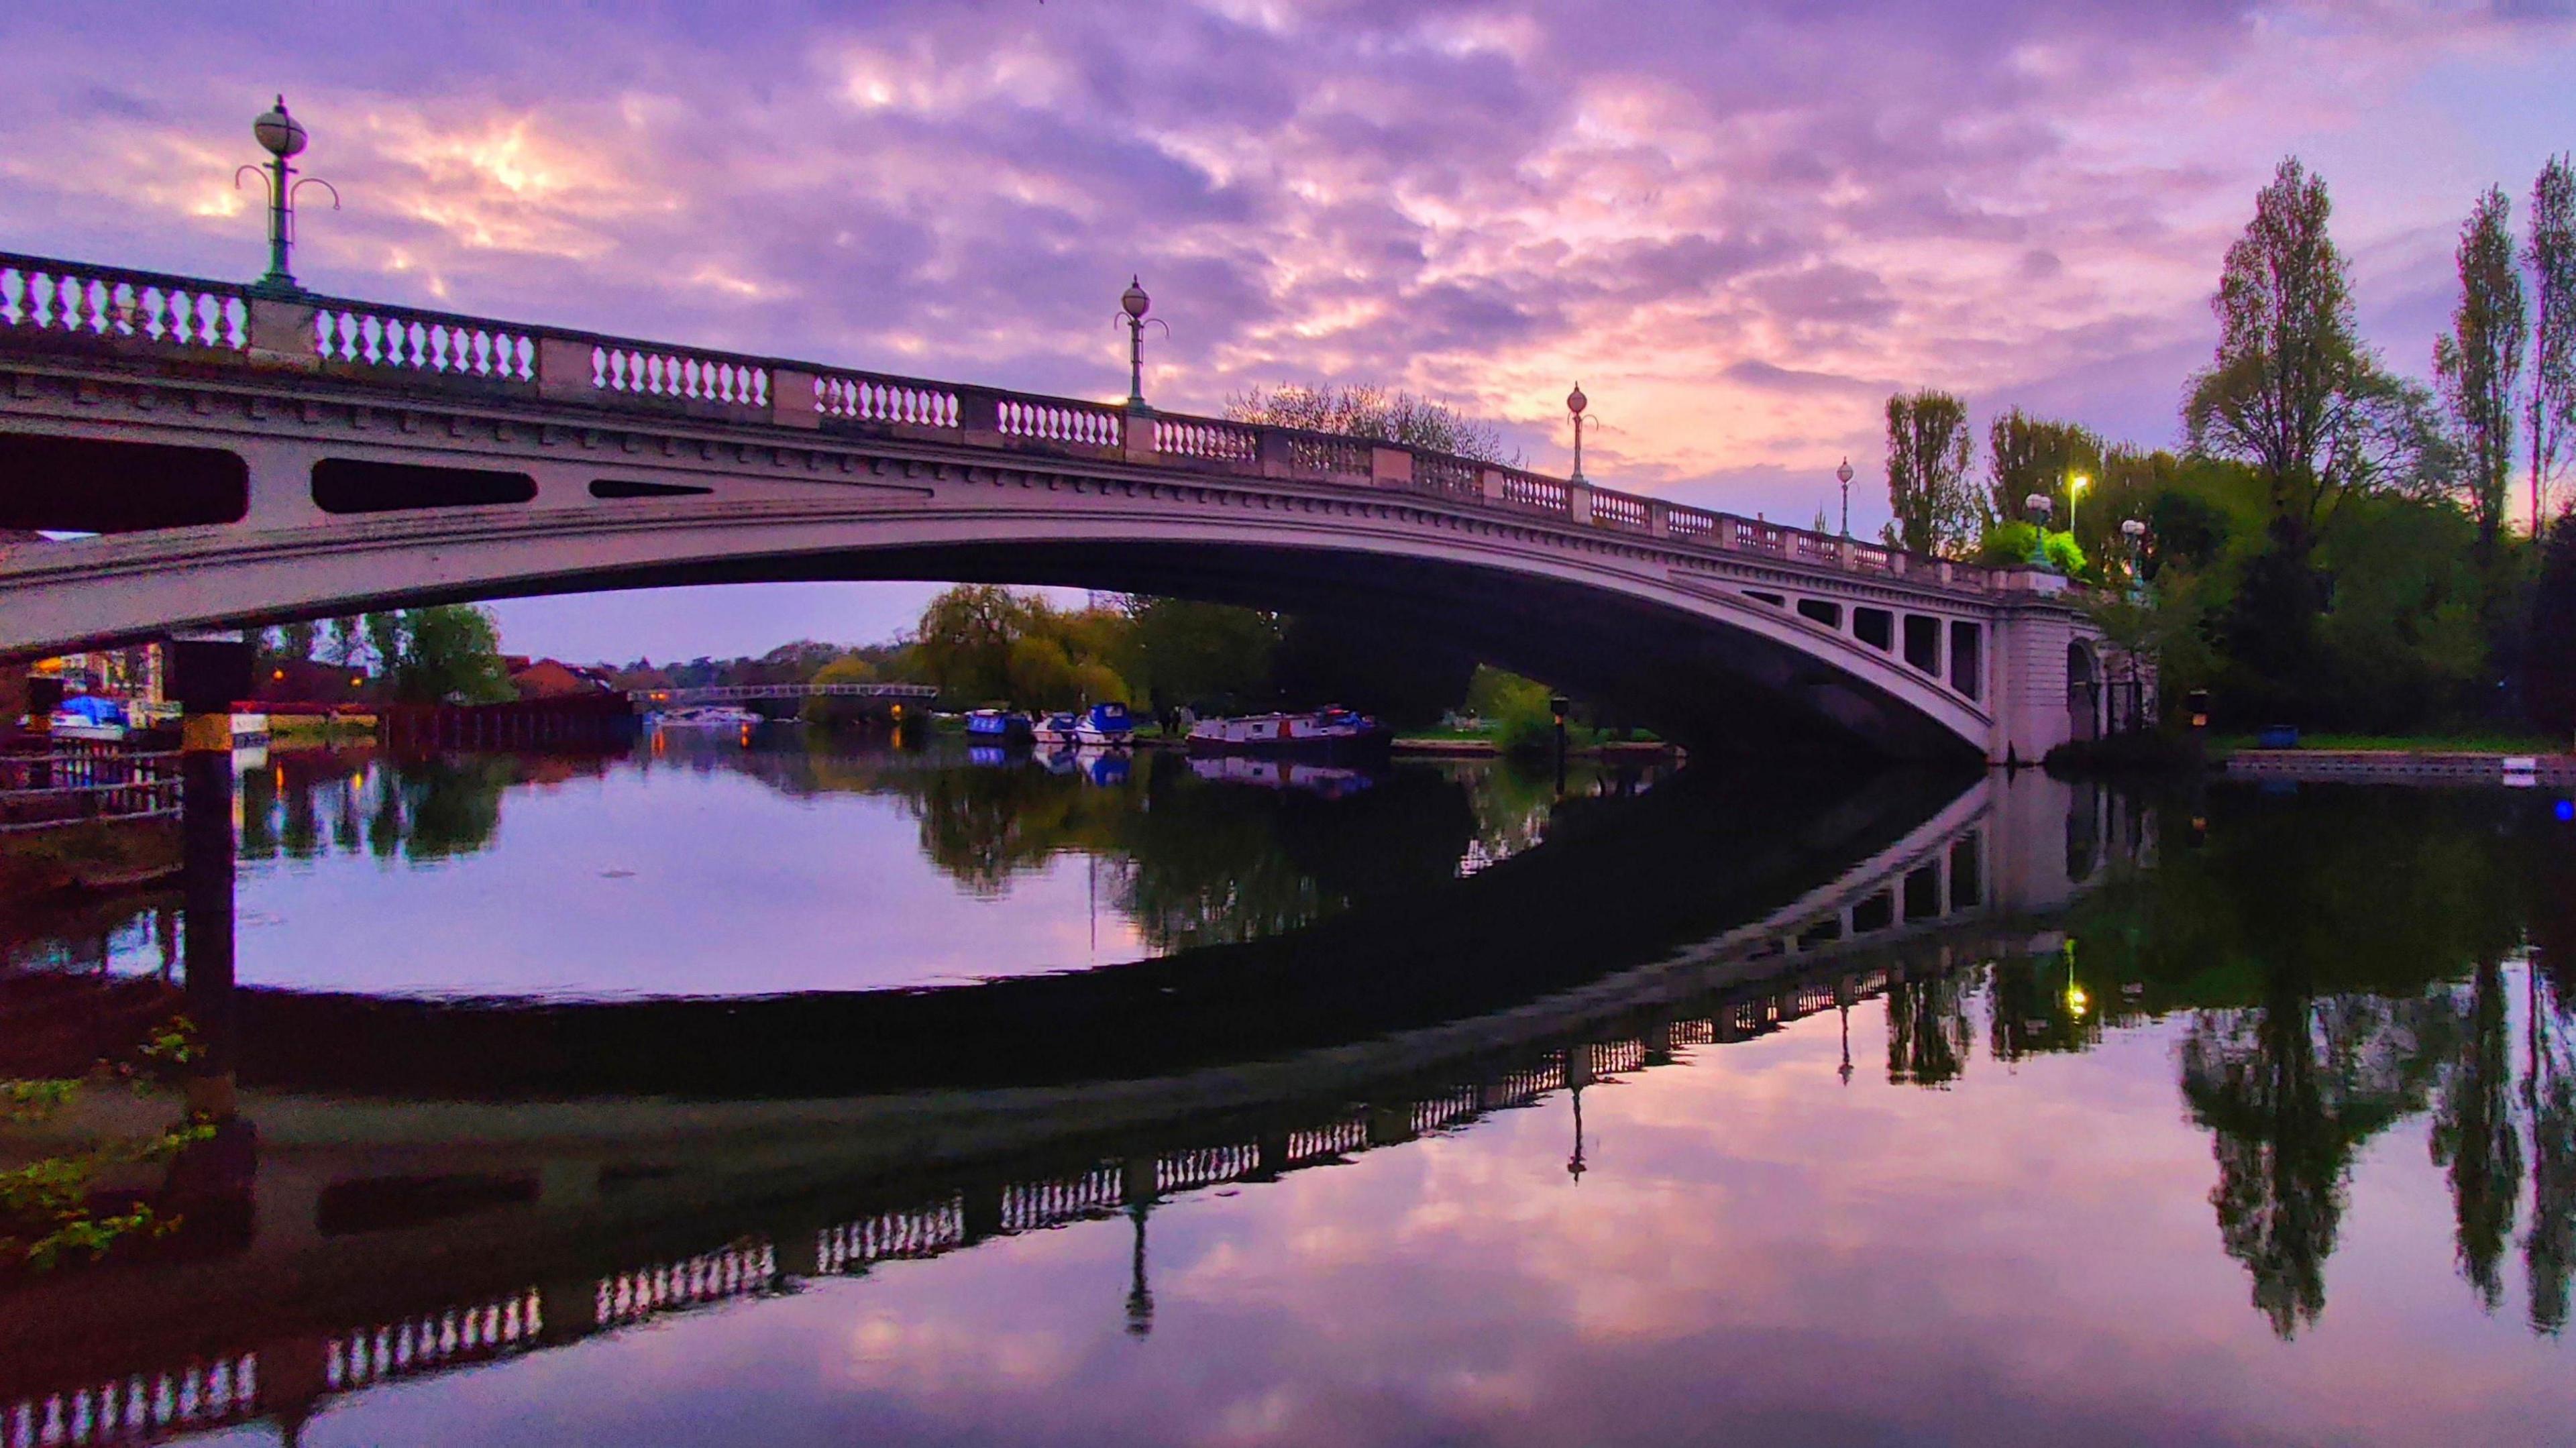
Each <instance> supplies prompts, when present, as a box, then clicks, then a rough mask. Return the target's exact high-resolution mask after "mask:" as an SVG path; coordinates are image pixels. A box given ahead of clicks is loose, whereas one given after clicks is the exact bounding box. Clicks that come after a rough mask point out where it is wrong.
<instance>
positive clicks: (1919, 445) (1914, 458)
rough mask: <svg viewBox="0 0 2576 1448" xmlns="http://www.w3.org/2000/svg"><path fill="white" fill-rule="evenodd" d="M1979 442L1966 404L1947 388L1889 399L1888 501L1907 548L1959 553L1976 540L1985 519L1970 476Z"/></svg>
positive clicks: (1942, 554)
mask: <svg viewBox="0 0 2576 1448" xmlns="http://www.w3.org/2000/svg"><path fill="white" fill-rule="evenodd" d="M1975 447H1976V443H1975V440H1974V439H1972V438H1971V437H1970V436H1969V435H1968V409H1967V407H1966V405H1965V404H1963V403H1961V402H1960V401H1959V399H1958V398H1956V397H1953V396H1951V395H1950V394H1949V393H1946V392H1936V391H1933V390H1932V389H1930V388H1925V389H1924V390H1922V391H1920V392H1912V393H1906V392H1900V393H1897V394H1896V395H1894V396H1892V397H1890V398H1888V399H1887V504H1888V508H1889V510H1890V511H1892V512H1893V513H1895V515H1896V524H1895V527H1896V541H1897V544H1898V545H1899V546H1900V547H1902V548H1904V549H1905V550H1906V551H1907V552H1909V553H1926V554H1933V555H1937V556H1940V557H1956V556H1958V555H1959V554H1961V553H1964V552H1966V551H1967V550H1968V548H1969V547H1971V546H1972V545H1974V544H1975V542H1976V540H1977V535H1978V533H1979V532H1980V531H1981V528H1982V524H1983V521H1984V520H1983V519H1982V518H1980V517H1979V516H1978V510H1977V503H1976V499H1975V497H1974V495H1973V494H1972V493H1971V492H1970V490H1969V487H1968V481H1967V479H1968V462H1969V456H1970V453H1971V452H1972V451H1973V450H1974V448H1975Z"/></svg>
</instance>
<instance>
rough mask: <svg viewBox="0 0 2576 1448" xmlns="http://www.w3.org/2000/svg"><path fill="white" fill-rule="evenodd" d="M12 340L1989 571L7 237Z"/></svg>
mask: <svg viewBox="0 0 2576 1448" xmlns="http://www.w3.org/2000/svg"><path fill="white" fill-rule="evenodd" d="M0 351H7V352H15V353H37V354H42V353H48V352H50V353H58V354H71V355H76V356H86V357H101V356H105V357H109V358H124V359H132V360H134V361H138V362H144V363H159V364H170V363H178V364H183V365H187V366H189V367H190V369H191V370H196V369H200V368H205V369H224V368H241V369H244V370H245V371H252V370H257V371H303V372H308V373H313V374H318V375H322V376H328V377H331V378H333V379H335V380H339V381H345V382H356V383H359V384H362V385H367V386H380V387H385V388H388V389H392V390H398V391H400V392H404V393H421V392H428V393H443V394H449V395H457V394H462V395H467V396H481V397H485V398H491V397H511V398H518V399H523V400H526V401H531V402H542V403H547V404H555V405H563V406H568V407H573V408H578V409H582V410H584V411H592V412H597V413H600V414H603V415H614V414H627V415H634V414H659V415H662V416H666V417H668V416H680V417H689V418H695V419H699V420H703V421H720V422H728V423H735V424H740V425H746V426H755V427H758V426H766V427H786V428H795V429H798V430H811V431H819V432H827V433H843V434H858V435H865V436H873V437H886V436H892V437H910V438H917V439H921V440H926V441H938V442H943V443H949V444H953V445H959V446H965V447H980V448H991V449H994V450H996V451H1008V452H1021V453H1030V452H1034V453H1042V454H1056V455H1060V456H1072V457H1081V458H1089V459H1093V460H1104V459H1105V460H1122V461H1127V462H1131V463H1133V462H1147V463H1151V464H1152V465H1154V466H1156V467H1159V468H1166V469H1177V470H1181V471H1197V472H1207V473H1212V474H1219V475H1224V474H1234V475H1243V476H1253V477H1261V478H1270V479H1285V480H1302V481H1315V482H1329V483H1343V484H1351V485H1360V486H1370V487H1376V488H1385V489H1393V490H1399V491H1404V492H1410V493H1415V494H1423V495H1429V496H1434V497H1438V498H1441V499H1443V500H1446V501H1450V502H1455V503H1464V504H1469V505H1474V506H1481V507H1490V508H1499V509H1503V510H1507V511H1516V512H1524V513H1529V514H1534V515H1538V516H1542V517H1546V518H1549V519H1552V520H1555V521H1557V522H1560V523H1563V524H1569V525H1574V526H1579V527H1586V528H1592V529H1599V530H1602V531H1604V532H1609V533H1622V534H1632V535H1641V536H1647V537H1653V538H1658V539H1664V540H1670V541H1672V542H1675V543H1680V544H1684V545H1695V546H1699V547H1705V548H1709V549H1713V550H1716V551H1719V552H1727V553H1750V554H1759V555H1769V556H1772V557H1776V558H1780V559H1783V560H1787V561H1791V562H1796V563H1800V564H1804V565H1807V566H1810V567H1817V568H1825V569H1834V570H1839V571H1845V572H1851V573H1858V574H1874V575H1879V576H1883V577H1902V578H1904V579H1906V580H1907V581H1908V582H1909V583H1910V584H1912V585H1913V586H1916V587H1931V588H1936V589H1940V590H1947V591H1958V592H1964V593H1994V592H2009V591H2027V590H2028V589H2029V581H2028V578H2027V575H2026V573H2025V572H2024V571H2022V570H1995V571H1990V570H1987V569H1985V568H1982V567H1977V566H1974V565H1970V564H1963V563H1955V562H1949V561H1944V560H1938V559H1933V558H1927V557H1919V556H1913V555H1908V554H1905V553H1903V552H1901V551H1898V550H1894V549H1890V548H1886V547H1883V546H1881V545H1878V544H1875V543H1868V542H1862V541H1859V540H1854V539H1847V538H1839V537H1835V536H1832V535H1829V534H1823V533H1817V532H1813V531H1810V530H1807V529H1802V528H1791V527H1786V526H1783V525H1780V524H1776V523H1770V522H1767V521H1764V520H1760V519H1747V518H1741V517H1736V516H1734V515H1732V514H1727V513H1720V512H1712V511H1709V510H1706V509H1700V508H1693V507H1689V506H1686V505H1683V504H1678V503H1673V502H1670V501H1668V500H1665V499H1662V498H1655V497H1649V496H1646V495H1642V494H1636V493H1627V492H1621V491H1618V490H1615V489H1610V488H1603V487H1599V486H1595V485H1592V484H1588V483H1575V482H1572V481H1570V480H1568V479H1564V478H1556V477H1550V476H1547V475H1545V474H1541V473H1535V472H1530V471H1526V470H1523V469H1519V468H1507V467H1498V466H1495V465H1492V464H1489V463H1485V462H1482V461H1480V460H1477V459H1473V458H1465V457H1459V456H1456V455H1453V454H1449V453H1441V452H1434V451H1430V450H1426V449H1420V448H1412V447H1405V446H1400V445H1395V444H1390V443H1385V442H1379V441H1374V440H1370V439H1365V438H1353V437H1347V436H1342V435H1339V434H1330V433H1315V432H1306V431H1303V430H1300V429H1296V428H1286V427H1275V426H1271V425H1269V424H1256V423H1244V422H1236V421H1231V420H1227V419H1220V418H1209V417H1196V416H1190V415H1187V414H1181V413H1160V412H1149V411H1143V410H1138V411H1134V412H1130V411H1129V410H1127V409H1125V408H1122V407H1119V406H1116V405H1113V404H1107V403H1100V402H1091V401H1086V400H1082V399H1076V398H1063V397H1047V396H1040V395H1034V394H1026V393H1018V392H1011V391H1006V390H1003V389H998V388H988V387H978V386H973V385H970V384H964V383H948V382H939V381H933V380H930V379H925V378H916V377H903V376H896V375H891V374H881V373H873V372H866V371H860V370H856V369H851V368H847V367H836V366H830V365H826V364H821V363H814V362H803V361H795V360H791V359H786V358H777V357H762V356H753V355H747V354H739V353H730V352H720V351H712V350H707V349H703V348H694V347H682V346H677V345H674V344H670V343H664V342H655V341H648V340H644V339H639V338H631V337H618V336H612V335H608V334H605V333H595V332H585V331H579V330H574V329H567V328H557V327H539V326H534V325H530V324H525V323H515V322H506V321H499V320H495V319H492V318H486V317H472V316H466V315H462V314H457V313H447V312H438V311H432V310H427V309H423V308H417V307H407V306H399V305H393V304H388V303H381V302H369V301H363V300H357V299H352V298H340V297H326V296H318V295H317V296H307V297H304V298H299V299H294V300H286V299H279V298H269V297H255V296H252V295H251V294H250V293H249V291H248V290H247V289H246V288H244V287H241V286H238V285H235V284H232V283H226V282H218V281H209V280H206V279H203V278H196V277H185V276H176V275H168V274H163V273H157V272H146V271H138V270H134V269H132V268H126V267H113V266H101V265H95V264H90V263H84V262H72V261H64V260H59V259H55V258H48V257H38V256H29V255H21V254H16V253H8V252H0Z"/></svg>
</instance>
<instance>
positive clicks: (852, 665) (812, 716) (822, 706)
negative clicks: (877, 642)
mask: <svg viewBox="0 0 2576 1448" xmlns="http://www.w3.org/2000/svg"><path fill="white" fill-rule="evenodd" d="M876 681H877V667H876V665H874V664H872V663H869V662H868V661H867V660H866V659H864V658H861V657H860V656H858V655H857V654H843V655H841V656H840V657H839V658H836V659H834V660H832V661H831V662H830V663H828V664H825V665H823V666H822V667H821V668H819V669H816V670H815V671H814V676H813V677H812V678H811V679H809V680H807V681H806V682H808V683H813V684H873V683H875V682H876ZM870 712H871V711H870V709H869V707H868V702H867V701H866V700H865V699H858V698H850V697H846V696H835V695H827V694H818V695H816V696H814V697H812V698H810V699H807V700H806V701H805V702H804V703H803V704H801V705H799V706H798V717H800V718H802V719H803V720H804V721H805V722H806V723H808V724H820V725H824V726H827V727H831V726H840V725H848V724H852V723H856V722H857V721H858V720H860V719H861V718H864V717H866V716H867V715H868V714H869V713H870Z"/></svg>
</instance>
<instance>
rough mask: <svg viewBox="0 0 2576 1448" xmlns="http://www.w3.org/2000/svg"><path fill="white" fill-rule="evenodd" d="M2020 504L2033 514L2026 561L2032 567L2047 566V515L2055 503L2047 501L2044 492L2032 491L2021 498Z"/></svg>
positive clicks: (2054, 507)
mask: <svg viewBox="0 0 2576 1448" xmlns="http://www.w3.org/2000/svg"><path fill="white" fill-rule="evenodd" d="M2021 505H2022V506H2023V507H2025V508H2027V509H2029V510H2030V511H2031V513H2032V514H2033V515H2034V516H2033V517H2032V519H2031V528H2030V557H2029V559H2028V560H2026V561H2028V562H2029V564H2030V566H2031V567H2033V568H2046V567H2047V566H2048V515H2049V514H2050V513H2051V512H2053V511H2055V509H2056V504H2054V503H2052V502H2050V501H2049V497H2048V494H2046V493H2033V494H2031V495H2030V496H2029V497H2027V498H2024V499H2022V500H2021Z"/></svg>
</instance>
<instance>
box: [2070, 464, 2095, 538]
mask: <svg viewBox="0 0 2576 1448" xmlns="http://www.w3.org/2000/svg"><path fill="white" fill-rule="evenodd" d="M2092 481H2093V480H2092V479H2091V478H2088V477H2086V476H2084V475H2083V474H2082V473H2073V474H2070V475H2068V477H2067V479H2066V535H2067V536H2068V537H2070V538H2072V537H2074V536H2075V495H2076V494H2077V493H2080V492H2083V491H2084V489H2085V488H2086V486H2088V485H2089V484H2091V483H2092Z"/></svg>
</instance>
